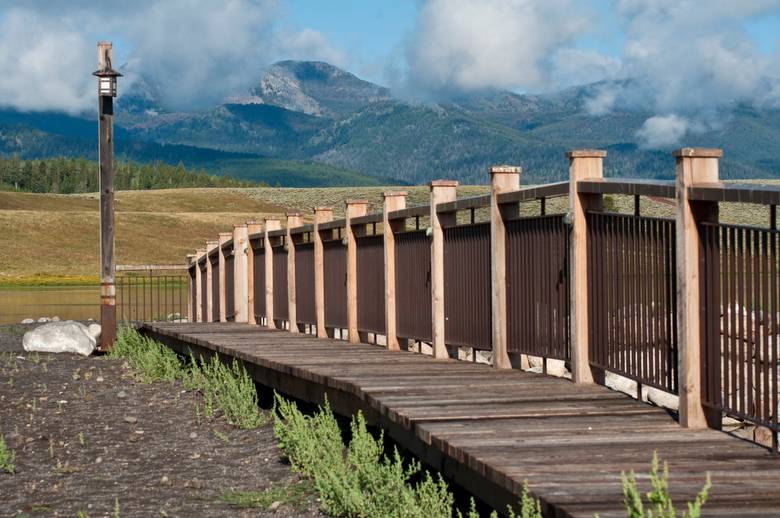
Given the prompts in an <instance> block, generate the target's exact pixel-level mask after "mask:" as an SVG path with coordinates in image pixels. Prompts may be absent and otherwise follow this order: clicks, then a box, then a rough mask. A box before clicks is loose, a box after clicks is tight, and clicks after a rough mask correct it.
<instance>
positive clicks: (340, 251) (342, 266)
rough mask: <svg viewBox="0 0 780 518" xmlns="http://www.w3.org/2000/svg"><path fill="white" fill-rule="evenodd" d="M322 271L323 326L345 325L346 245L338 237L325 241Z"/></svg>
mask: <svg viewBox="0 0 780 518" xmlns="http://www.w3.org/2000/svg"><path fill="white" fill-rule="evenodd" d="M322 247H323V258H322V261H323V271H324V279H323V281H324V282H323V284H324V286H325V326H326V327H338V328H342V329H343V328H346V327H347V247H346V246H345V245H344V244H343V243H342V242H341V240H340V239H338V240H333V241H325V242H323V243H322Z"/></svg>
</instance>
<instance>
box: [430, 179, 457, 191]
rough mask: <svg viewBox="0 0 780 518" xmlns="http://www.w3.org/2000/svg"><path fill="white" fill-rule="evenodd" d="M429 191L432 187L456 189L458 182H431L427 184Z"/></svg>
mask: <svg viewBox="0 0 780 518" xmlns="http://www.w3.org/2000/svg"><path fill="white" fill-rule="evenodd" d="M429 185H430V187H431V189H433V188H434V187H457V186H458V181H457V180H431V183H430V184H429Z"/></svg>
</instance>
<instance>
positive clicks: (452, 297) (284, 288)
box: [189, 148, 780, 444]
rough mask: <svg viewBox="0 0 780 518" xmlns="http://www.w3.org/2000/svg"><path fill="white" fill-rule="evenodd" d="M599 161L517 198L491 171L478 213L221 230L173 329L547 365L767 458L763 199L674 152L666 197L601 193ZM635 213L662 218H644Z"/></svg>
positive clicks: (650, 190) (772, 279)
mask: <svg viewBox="0 0 780 518" xmlns="http://www.w3.org/2000/svg"><path fill="white" fill-rule="evenodd" d="M605 156H606V153H605V152H603V151H598V150H581V151H575V152H572V153H570V154H569V159H570V164H571V167H570V180H569V181H568V182H561V183H555V184H549V185H542V186H533V187H526V188H521V187H520V174H521V171H520V168H517V167H510V166H501V167H495V168H491V171H490V173H491V194H490V195H487V196H478V197H473V198H462V199H457V183H456V182H451V181H442V180H439V181H434V182H432V183H431V186H430V192H431V202H430V205H425V206H419V207H406V203H405V200H406V198H405V195H406V193H405V192H388V193H385V195H384V210H383V211H382V212H381V213H373V214H367V210H366V209H367V202H365V201H364V200H349V201H347V202H346V217H345V218H343V219H339V220H333V217H332V210H331V209H329V208H322V207H318V208H316V209H315V211H314V212H315V213H314V218H313V223H310V224H307V225H304V224H303V220H302V215H301V214H300V213H289V214H288V225H287V228H286V229H281V228H280V225H279V222H278V221H277V220H275V219H271V218H267V219H266V220H265V221H264V222H263V223H254V222H253V223H248V224H247V225H239V226H236V227H235V228H234V230H233V233H232V234H220V238H219V241H216V242H211V241H210V242H207V244H206V247H205V248H203V249H200V250H198V251H197V252H196V254H195V255H194V256H191V257H190V264H191V266H190V278H191V282H190V286H191V290H192V291H191V294H190V297H189V298H190V300H191V301H192V302H191V303H190V307H191V314H190V317H191V319H193V320H195V321H199V322H205V321H228V320H235V321H239V322H250V323H256V324H259V325H265V326H268V327H273V328H278V329H287V330H289V331H290V332H294V333H297V332H306V333H312V334H317V335H318V336H321V337H324V336H336V337H339V338H342V339H347V340H350V341H352V342H369V343H376V344H378V345H383V346H385V347H387V348H388V349H391V350H396V349H414V350H417V351H421V352H428V353H429V354H432V355H433V356H435V357H437V358H446V357H454V358H457V357H460V358H469V359H475V358H476V357H477V351H483V352H482V353H480V357H481V358H482V359H486V358H487V359H489V360H490V362H491V363H492V364H493V365H494V366H495V367H496V368H512V367H520V368H529V367H531V368H533V367H537V368H538V367H541V369H542V370H545V371H546V370H547V368H548V362H550V361H554V362H556V363H555V365H556V366H557V367H556V369H555V372H557V373H558V374H563V366H565V367H566V368H567V369H568V370H569V371H570V372H571V377H572V380H573V381H574V382H575V383H592V382H596V383H605V378H606V377H607V374H609V375H619V376H622V377H623V378H627V379H629V380H633V382H634V383H635V384H636V391H637V395H638V396H639V397H642V394H643V391H645V392H644V393H646V391H648V390H660V391H663V392H666V393H668V394H670V395H671V397H677V398H678V400H679V416H680V422H681V424H682V425H683V426H686V427H705V426H707V425H710V426H715V427H718V426H720V423H721V417H722V415H723V414H727V415H732V416H735V417H738V418H740V419H744V420H746V421H749V422H753V423H756V424H758V425H761V426H765V427H767V429H769V430H770V431H771V433H772V436H773V438H774V441H775V444H776V440H777V431H778V417H777V414H778V404H779V403H780V401H778V395H779V392H778V372H777V371H778V362H779V361H780V327H779V326H780V324H778V311H779V310H780V276H779V275H778V269H779V268H780V266H779V265H778V260H779V259H780V249H778V243H777V234H778V232H777V230H776V210H775V206H776V205H777V204H778V203H780V189H778V188H777V187H771V186H758V185H738V184H728V185H725V184H722V183H719V180H718V163H719V158H720V156H721V152H720V151H719V150H712V149H698V148H696V149H694V148H684V149H682V150H680V151H678V152H676V153H675V159H676V177H677V180H676V182H662V181H639V180H620V179H613V178H610V179H605V178H603V174H602V171H603V160H604V157H605ZM605 195H610V196H611V197H610V198H609V201H610V202H611V201H612V198H613V197H615V195H622V196H623V197H633V202H634V203H633V211H631V210H628V211H625V210H624V211H623V212H619V211H616V210H614V209H613V208H610V207H609V206H606V205H605V203H604V202H605V200H606V198H605ZM567 198H568V199H567ZM629 199H630V198H629ZM646 200H651V201H652V202H653V203H656V205H659V206H663V207H665V208H666V210H667V212H668V214H667V215H666V216H663V215H662V216H659V215H658V214H652V215H651V214H643V211H642V207H643V202H645V201H646ZM720 202H738V203H750V204H758V205H763V206H768V207H769V210H768V212H769V218H768V221H769V225H768V226H767V228H762V227H758V226H757V227H744V226H742V227H738V226H733V225H726V224H724V223H721V222H720V221H719V218H718V204H719V203H720ZM421 222H422V225H421ZM269 250H270V251H271V252H270V253H269ZM226 268H227V269H229V270H230V272H229V273H226V271H225V269H226ZM610 373H611V374H610Z"/></svg>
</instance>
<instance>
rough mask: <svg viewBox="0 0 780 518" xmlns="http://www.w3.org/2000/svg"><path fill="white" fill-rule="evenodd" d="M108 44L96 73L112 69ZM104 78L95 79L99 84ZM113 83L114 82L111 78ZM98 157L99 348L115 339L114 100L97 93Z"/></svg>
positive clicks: (100, 46) (100, 45)
mask: <svg viewBox="0 0 780 518" xmlns="http://www.w3.org/2000/svg"><path fill="white" fill-rule="evenodd" d="M111 58H112V46H111V43H108V42H104V41H101V42H100V43H98V70H97V72H95V74H98V73H101V72H107V71H111V70H112V65H111ZM102 79H103V78H101V77H98V81H101V80H102ZM114 80H115V79H114ZM98 92H99V94H100V95H98V126H99V127H98V136H99V138H98V155H99V157H100V163H99V169H100V172H99V184H100V328H101V331H100V348H101V349H102V350H104V351H107V350H109V349H111V347H112V346H113V345H114V341H115V340H116V284H115V275H116V267H115V263H114V98H113V95H115V93H114V94H111V93H109V94H108V95H104V93H105V92H101V90H100V89H99V90H98Z"/></svg>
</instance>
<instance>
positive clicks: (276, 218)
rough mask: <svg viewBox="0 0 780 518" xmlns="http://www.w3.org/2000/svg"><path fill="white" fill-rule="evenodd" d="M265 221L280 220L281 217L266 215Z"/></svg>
mask: <svg viewBox="0 0 780 518" xmlns="http://www.w3.org/2000/svg"><path fill="white" fill-rule="evenodd" d="M263 221H264V222H265V223H268V222H269V221H279V217H278V216H266V217H264V218H263Z"/></svg>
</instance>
